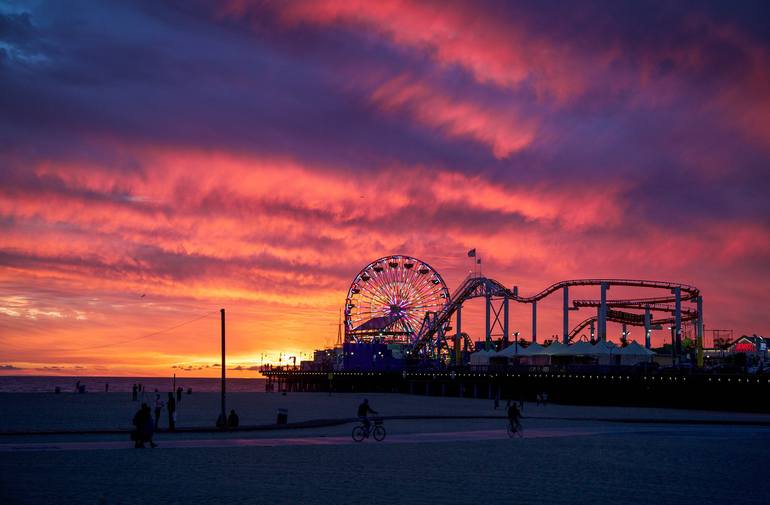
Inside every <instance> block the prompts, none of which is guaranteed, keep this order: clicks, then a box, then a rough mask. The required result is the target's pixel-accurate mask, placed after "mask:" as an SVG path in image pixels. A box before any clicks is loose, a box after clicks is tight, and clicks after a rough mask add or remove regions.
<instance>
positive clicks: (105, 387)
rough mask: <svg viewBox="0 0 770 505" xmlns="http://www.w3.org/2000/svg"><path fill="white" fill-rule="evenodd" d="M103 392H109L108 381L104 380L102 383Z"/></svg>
mask: <svg viewBox="0 0 770 505" xmlns="http://www.w3.org/2000/svg"><path fill="white" fill-rule="evenodd" d="M104 392H105V393H109V392H110V383H109V382H105V383H104Z"/></svg>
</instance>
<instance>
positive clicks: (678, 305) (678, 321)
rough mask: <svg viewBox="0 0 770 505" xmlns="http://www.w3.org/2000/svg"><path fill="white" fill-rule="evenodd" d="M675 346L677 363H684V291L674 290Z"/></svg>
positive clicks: (677, 288)
mask: <svg viewBox="0 0 770 505" xmlns="http://www.w3.org/2000/svg"><path fill="white" fill-rule="evenodd" d="M674 338H675V341H674V346H675V347H676V356H677V362H679V363H681V361H682V289H681V288H679V287H676V288H674Z"/></svg>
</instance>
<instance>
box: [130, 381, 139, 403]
mask: <svg viewBox="0 0 770 505" xmlns="http://www.w3.org/2000/svg"><path fill="white" fill-rule="evenodd" d="M138 392H139V391H138V388H137V387H136V384H134V385H133V386H131V401H132V402H135V401H136V400H137V393H138Z"/></svg>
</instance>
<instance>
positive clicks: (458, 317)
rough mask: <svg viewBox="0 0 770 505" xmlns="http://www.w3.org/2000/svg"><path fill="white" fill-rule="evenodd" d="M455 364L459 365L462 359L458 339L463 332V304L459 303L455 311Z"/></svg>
mask: <svg viewBox="0 0 770 505" xmlns="http://www.w3.org/2000/svg"><path fill="white" fill-rule="evenodd" d="M455 323H456V324H455V326H456V330H457V331H455V365H459V364H460V361H462V349H460V340H461V339H462V338H463V337H462V335H461V334H462V332H463V306H462V305H460V306H459V307H457V310H456V311H455Z"/></svg>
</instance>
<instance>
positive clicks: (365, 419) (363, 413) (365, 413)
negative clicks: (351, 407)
mask: <svg viewBox="0 0 770 505" xmlns="http://www.w3.org/2000/svg"><path fill="white" fill-rule="evenodd" d="M369 414H377V411H376V410H373V409H372V408H371V407H370V406H369V400H368V399H366V398H364V401H363V403H362V404H361V405H359V406H358V413H357V415H358V418H359V419H361V422H362V423H363V425H364V428H366V429H367V430H369V426H370V424H371V423H369Z"/></svg>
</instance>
